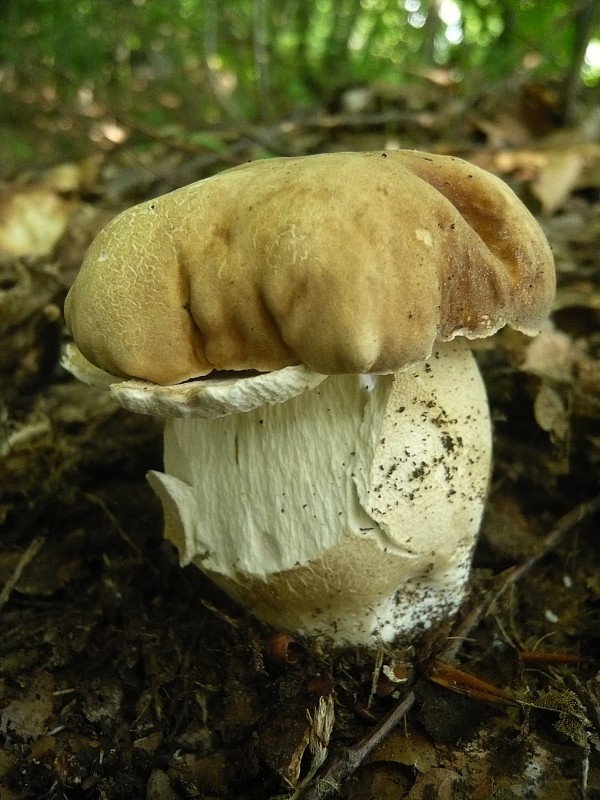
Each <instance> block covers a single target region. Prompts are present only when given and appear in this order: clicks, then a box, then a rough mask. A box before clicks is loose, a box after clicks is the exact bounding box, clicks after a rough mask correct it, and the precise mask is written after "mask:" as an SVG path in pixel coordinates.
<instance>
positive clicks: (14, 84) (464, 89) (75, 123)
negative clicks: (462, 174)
mask: <svg viewBox="0 0 600 800" xmlns="http://www.w3.org/2000/svg"><path fill="white" fill-rule="evenodd" d="M0 18H1V19H0V34H1V35H0V109H1V110H0V126H1V127H0V150H1V151H2V154H3V157H2V163H1V164H0V177H2V178H5V179H6V178H7V177H9V176H10V175H12V174H14V172H15V171H16V170H18V169H19V167H20V166H23V165H25V164H27V165H29V166H31V165H38V166H43V165H47V164H52V163H56V162H57V161H58V160H60V159H65V158H72V157H74V156H81V155H85V153H86V149H87V150H88V151H89V150H90V149H91V148H98V147H100V148H104V149H111V148H113V147H118V146H120V145H122V144H123V143H124V142H125V141H129V142H130V143H131V141H132V140H133V141H136V142H138V141H139V142H144V141H146V142H148V141H149V140H151V139H152V138H153V137H155V136H159V137H165V138H166V137H171V138H173V139H176V140H177V142H178V144H179V146H181V147H184V148H185V147H186V145H187V146H189V148H190V150H191V151H193V150H194V149H195V148H197V149H198V150H201V149H205V150H208V151H210V150H214V151H218V150H219V149H224V148H226V146H227V141H226V139H225V140H224V136H223V131H224V130H226V129H231V128H232V127H237V128H239V127H241V126H242V125H252V126H255V130H254V133H255V138H257V140H258V142H259V143H260V144H262V145H263V146H264V148H265V150H266V151H267V152H266V153H265V154H270V153H284V154H285V153H294V152H299V151H302V152H304V151H306V150H311V149H312V148H311V144H312V142H311V141H304V140H302V141H298V140H295V138H294V132H295V131H297V130H298V126H301V127H302V128H303V130H304V132H305V133H306V131H307V130H308V129H310V128H311V127H314V126H315V125H323V124H325V122H324V121H323V120H322V119H321V120H315V119H314V115H315V114H324V113H327V114H329V115H338V117H336V119H334V120H329V125H330V127H334V126H338V125H339V124H340V119H339V115H340V114H345V115H346V116H347V117H350V119H348V120H344V123H346V122H347V123H349V124H352V122H353V121H354V123H355V124H358V122H362V121H364V119H361V120H358V121H357V120H356V119H354V120H353V119H352V117H353V116H354V117H355V116H356V115H357V114H358V115H362V117H364V115H365V114H369V115H378V120H379V122H381V124H384V125H386V124H387V125H388V126H390V127H396V126H397V124H398V123H399V122H400V123H406V122H412V123H413V125H414V124H416V125H418V127H419V128H420V129H421V130H420V138H421V139H423V142H422V144H423V145H426V144H427V139H433V138H435V139H439V138H440V135H442V136H448V135H450V133H451V131H452V130H453V129H454V134H455V137H456V136H458V135H461V134H462V135H464V134H465V131H464V127H463V128H461V127H460V126H458V125H457V120H459V119H460V120H461V121H462V123H461V124H462V126H464V119H465V114H468V113H469V112H472V110H473V108H474V107H476V106H477V103H479V102H482V98H483V97H484V95H485V96H487V97H488V98H489V97H491V98H492V101H493V102H497V103H498V104H502V103H504V102H507V93H508V97H509V98H512V99H513V100H514V98H515V96H516V94H515V93H516V91H517V89H519V91H520V94H519V100H518V102H519V103H522V104H523V105H524V106H525V107H527V106H532V105H533V107H534V108H533V110H531V108H530V111H529V119H526V120H525V124H526V125H528V126H529V127H530V128H535V130H534V131H533V132H534V133H536V134H538V135H541V134H543V133H545V132H547V129H549V128H551V127H554V126H556V125H557V124H558V123H563V122H571V121H573V120H574V118H575V117H576V115H577V109H578V103H579V102H581V101H584V102H587V103H590V102H591V103H598V101H599V100H600V86H599V81H600V4H599V3H597V2H596V0H538V1H536V0H309V1H306V0H166V1H165V2H156V1H155V0H103V1H102V2H94V0H3V2H1V3H0ZM523 92H525V96H524V95H523ZM428 113H435V115H436V119H435V120H433V119H430V118H428V117H427V114H428ZM519 113H520V112H519V111H518V109H517V110H513V114H514V115H515V116H517V117H518V114H519ZM523 113H527V111H526V110H525V112H523ZM418 115H420V116H418ZM371 119H372V116H371ZM285 123H287V126H286V124H285ZM256 126H260V127H261V128H263V130H262V131H258V130H257V129H256ZM444 126H445V127H446V128H447V130H440V128H444ZM482 133H485V132H482ZM399 144H400V145H403V144H405V145H408V146H414V142H402V141H401V142H399ZM254 155H257V154H254ZM258 155H261V154H260V153H259V154H258Z"/></svg>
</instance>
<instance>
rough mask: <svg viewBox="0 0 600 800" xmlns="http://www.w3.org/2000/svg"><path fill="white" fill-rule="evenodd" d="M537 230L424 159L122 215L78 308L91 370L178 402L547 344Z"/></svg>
mask: <svg viewBox="0 0 600 800" xmlns="http://www.w3.org/2000/svg"><path fill="white" fill-rule="evenodd" d="M554 288H555V277H554V266H553V259H552V255H551V252H550V249H549V247H548V244H547V242H546V240H545V238H544V236H543V234H542V231H541V230H540V228H539V226H538V224H537V223H536V221H535V220H534V218H533V217H532V215H531V214H530V213H529V212H528V211H527V209H526V208H525V207H524V206H523V205H522V203H521V202H520V201H519V200H518V198H517V197H516V196H515V195H514V193H513V192H512V191H511V190H510V189H509V188H508V187H507V186H506V185H505V184H504V183H503V182H502V181H501V180H499V179H498V178H496V177H494V176H493V175H490V174H488V173H486V172H484V171H483V170H481V169H478V168H477V167H475V166H473V165H471V164H469V163H467V162H465V161H462V160H460V159H457V158H451V157H447V156H433V155H429V154H425V153H421V152H416V151H415V152H413V151H388V152H377V153H334V154H325V155H317V156H307V157H303V158H277V159H271V160H265V161H257V162H253V163H250V164H246V165H243V166H241V167H236V168H234V169H230V170H227V171H225V172H222V173H220V174H219V175H216V176H214V177H212V178H208V179H206V180H203V181H200V182H198V183H194V184H192V185H190V186H186V187H184V188H182V189H179V190H177V191H175V192H172V193H170V194H167V195H164V196H163V197H158V198H156V199H155V200H151V201H149V202H146V203H142V204H141V205H138V206H136V207H134V208H131V209H129V210H128V211H125V212H124V213H123V214H121V215H120V216H118V217H117V218H116V219H115V220H113V221H112V222H111V223H110V224H109V225H108V226H107V227H106V228H105V229H104V230H103V231H102V232H101V233H100V234H99V236H98V237H97V238H96V240H95V241H94V242H93V244H92V246H91V248H90V250H89V251H88V254H87V256H86V259H85V261H84V263H83V266H82V268H81V271H80V273H79V275H78V277H77V279H76V281H75V283H74V285H73V287H72V289H71V291H70V292H69V295H68V297H67V301H66V305H65V314H66V319H67V324H68V325H69V327H70V329H71V331H72V333H73V336H74V338H75V341H76V343H77V345H78V347H79V348H80V350H81V352H82V353H83V355H84V356H86V358H87V359H89V360H90V361H91V362H92V363H93V364H95V365H96V366H98V367H101V368H102V369H104V370H106V371H108V372H111V373H113V374H116V375H121V376H131V377H138V378H143V379H145V380H148V381H152V382H155V383H160V384H170V383H177V382H180V381H184V380H186V379H189V378H192V377H197V376H201V375H206V374H208V373H210V372H212V371H213V370H258V371H272V370H276V369H280V368H282V367H285V366H290V365H294V364H305V365H306V366H308V367H309V368H311V369H312V370H315V371H317V372H321V373H365V372H379V373H387V372H397V371H399V370H401V369H403V368H405V367H406V366H407V365H408V364H411V363H414V362H417V361H421V360H424V359H426V358H427V357H428V356H429V355H430V353H431V351H432V349H433V346H434V342H435V341H436V340H443V341H448V340H451V339H453V338H454V337H455V336H457V335H464V336H466V337H468V338H476V337H480V336H488V335H491V334H492V333H494V332H495V331H497V330H498V329H499V328H501V327H502V326H504V325H505V324H509V325H511V326H513V327H514V328H517V329H518V330H522V331H524V332H526V333H535V332H537V331H538V330H539V328H540V325H541V324H542V322H543V320H544V318H545V317H546V316H547V315H548V312H549V310H550V305H551V302H552V298H553V295H554Z"/></svg>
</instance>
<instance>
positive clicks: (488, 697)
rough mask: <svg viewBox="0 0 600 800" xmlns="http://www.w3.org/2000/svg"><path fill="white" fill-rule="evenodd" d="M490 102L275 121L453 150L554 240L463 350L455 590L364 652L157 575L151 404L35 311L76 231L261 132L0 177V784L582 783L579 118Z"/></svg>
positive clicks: (594, 727) (425, 788)
mask: <svg viewBox="0 0 600 800" xmlns="http://www.w3.org/2000/svg"><path fill="white" fill-rule="evenodd" d="M505 100H506V98H505ZM516 107H517V104H516V103H515V105H514V106H512V107H511V108H512V109H513V110H511V111H510V113H504V115H503V114H502V112H501V111H498V110H494V111H493V112H492V111H491V110H490V109H492V108H494V109H497V106H496V105H494V104H493V103H492V104H490V105H485V104H483V105H482V107H479V108H475V109H472V110H471V111H470V114H469V116H468V121H467V118H466V117H465V118H463V122H462V124H461V126H460V129H459V130H458V131H455V135H453V136H452V137H445V136H444V135H442V133H439V134H438V133H437V132H436V130H432V128H431V125H430V124H429V123H428V121H427V120H428V119H431V118H432V115H433V114H434V112H432V111H428V110H427V109H425V110H424V109H416V110H415V111H414V114H413V117H414V123H413V124H412V126H408V127H407V125H408V123H406V114H405V115H404V116H402V115H400V116H399V117H398V118H397V119H395V118H394V115H393V114H392V115H389V114H388V115H387V116H386V115H385V114H384V115H381V114H379V115H378V114H372V115H370V116H365V119H364V120H363V124H362V125H359V124H356V122H357V117H356V116H354V117H353V119H352V120H351V119H350V118H347V119H344V118H343V117H333V116H331V115H329V116H325V115H324V116H323V118H322V120H321V122H319V120H318V119H316V118H315V120H313V122H312V125H311V126H310V129H308V128H302V126H299V127H298V128H297V129H296V130H295V133H294V136H295V138H294V148H295V151H296V152H298V151H301V152H317V151H325V150H339V149H363V150H364V149H373V150H375V149H382V148H384V147H387V146H397V145H398V144H400V145H401V146H404V147H413V146H417V145H418V143H419V141H421V140H422V139H423V138H424V139H425V140H426V144H425V146H424V148H423V149H428V150H432V151H435V152H443V153H452V154H455V155H459V156H461V157H464V158H467V159H469V160H472V161H473V162H474V163H477V164H479V165H481V166H483V167H485V168H487V169H490V170H491V171H494V172H496V173H497V174H499V175H501V177H503V178H504V179H505V180H507V181H508V182H509V183H510V185H511V186H512V187H513V188H514V189H515V191H517V193H518V194H519V195H520V196H521V197H522V198H523V199H524V201H525V202H526V203H527V204H528V205H529V206H530V208H531V209H532V210H533V212H534V213H535V214H536V215H537V216H538V218H539V220H540V222H541V224H542V227H543V228H544V231H545V232H546V234H547V236H548V238H549V241H550V243H551V245H552V248H553V251H554V254H555V258H556V266H557V274H558V286H559V288H558V292H557V298H556V303H555V310H554V313H553V316H552V325H549V326H548V329H547V330H546V331H545V332H544V333H543V334H542V335H541V336H540V337H539V338H538V339H536V340H528V339H526V338H525V337H523V336H521V335H517V334H515V333H514V332H510V331H505V332H503V333H501V334H499V335H498V336H496V337H494V339H493V340H491V341H489V342H488V341H486V342H485V346H483V347H479V348H478V349H477V351H476V355H477V358H478V359H479V361H480V365H481V369H482V372H483V375H484V379H485V381H486V385H487V388H488V392H489V397H490V404H491V407H492V412H493V419H494V438H495V462H494V463H495V466H494V474H493V480H492V484H491V490H490V495H489V500H488V509H487V512H486V515H485V520H484V524H483V529H482V532H481V537H480V542H479V546H478V548H477V551H476V554H475V566H474V571H473V577H472V581H471V588H470V594H469V597H468V600H467V602H466V603H465V607H464V608H463V609H462V610H461V612H460V614H459V616H458V618H457V619H456V620H454V621H453V624H454V625H455V627H454V628H453V627H452V626H451V624H450V623H448V624H446V625H443V626H440V627H439V628H438V629H436V630H435V631H431V632H430V633H429V635H428V636H427V637H426V638H425V639H422V640H420V641H415V642H410V643H407V642H401V643H396V644H393V645H389V646H385V647H383V646H382V647H380V648H379V649H378V650H377V652H369V651H363V650H347V651H343V652H332V651H328V650H327V649H323V648H317V647H315V646H314V644H313V643H312V642H310V641H292V642H290V641H289V640H288V639H286V638H285V637H283V638H282V637H281V636H280V635H278V634H279V633H280V632H277V631H275V632H273V631H269V630H267V629H265V628H264V627H263V626H261V625H260V624H259V623H257V622H256V621H254V620H253V619H251V618H249V617H248V616H247V615H245V613H244V612H243V610H242V609H240V608H239V607H238V606H236V605H235V604H234V603H233V602H232V601H230V600H229V599H228V598H226V597H225V596H224V595H222V594H221V593H220V592H219V591H218V590H217V589H216V588H215V587H214V586H212V585H211V584H210V583H208V582H207V581H206V580H205V578H204V577H203V576H202V574H201V573H200V572H199V571H198V570H197V569H195V568H194V567H187V568H185V569H181V568H180V567H179V565H178V562H177V558H176V554H175V552H174V550H173V548H172V547H171V545H169V544H168V543H166V542H165V541H164V540H163V537H162V513H161V508H160V504H159V502H158V500H157V499H156V498H155V496H154V495H153V493H152V491H151V489H150V487H149V486H148V484H147V483H146V480H145V474H146V472H147V471H148V470H149V469H160V468H161V429H160V424H159V422H158V421H156V420H153V419H151V418H148V417H143V416H137V415H132V414H129V413H127V412H126V411H124V410H122V409H119V408H118V407H117V406H116V405H115V404H114V403H113V402H112V401H111V400H110V398H109V397H108V396H107V394H106V393H105V392H103V391H101V390H98V389H93V388H90V387H89V386H85V385H83V384H80V383H78V382H77V381H76V380H75V379H74V378H72V377H71V376H69V375H68V374H67V373H65V372H64V371H63V370H62V369H61V367H60V366H59V355H60V352H61V348H62V347H63V345H64V343H65V342H66V341H67V340H68V334H67V332H66V330H65V328H64V323H63V320H62V315H61V309H62V303H63V301H64V297H65V294H66V291H67V290H68V287H69V286H70V284H71V282H72V280H73V278H74V276H75V274H76V272H77V269H78V266H79V264H80V263H81V260H82V257H83V253H84V252H85V249H86V247H87V246H88V244H89V243H90V241H91V239H92V238H93V236H94V234H95V233H96V232H97V230H98V229H99V228H100V227H101V225H102V224H104V223H105V222H106V221H107V220H108V219H110V218H111V217H112V216H113V215H114V214H115V213H116V212H117V211H119V210H120V209H122V208H124V207H126V206H128V205H132V204H133V203H135V202H137V201H140V200H143V199H146V198H147V197H149V196H152V195H153V194H157V193H160V192H163V191H167V190H169V189H171V188H175V186H177V185H179V184H181V183H185V182H189V181H191V180H195V179H199V178H201V177H204V176H206V175H208V174H211V173H212V172H214V171H216V170H217V169H219V168H223V167H224V166H229V165H231V164H232V163H236V162H242V161H245V160H247V159H248V158H252V157H253V156H255V155H256V154H257V153H259V151H260V149H261V147H263V145H264V142H262V141H260V142H256V141H253V135H252V133H250V134H248V132H245V133H244V135H243V136H241V135H240V137H238V138H236V137H229V138H227V139H224V140H223V141H224V144H223V147H222V148H220V149H219V150H218V152H217V151H207V152H200V151H198V152H197V153H194V154H191V153H190V152H188V151H187V149H186V148H178V147H177V143H176V142H172V141H155V142H153V143H152V145H151V146H146V147H144V148H140V147H139V146H137V147H136V145H135V144H134V142H133V141H132V142H131V143H129V144H125V145H122V146H120V147H116V148H114V149H113V150H104V151H100V150H98V151H97V152H95V151H93V152H91V153H90V154H89V155H88V156H87V157H86V158H82V159H81V160H80V161H78V162H77V163H75V164H71V165H70V166H62V167H61V168H60V169H45V170H37V171H35V172H32V173H31V174H29V175H28V176H20V177H19V179H17V178H14V179H13V180H11V181H7V182H5V183H4V185H3V187H2V189H1V192H0V333H1V335H2V346H1V348H0V379H1V381H2V389H3V395H2V400H1V402H0V458H1V460H0V491H1V495H0V524H1V525H2V538H1V539H0V738H1V740H2V741H3V747H2V749H1V750H0V798H1V800H21V799H23V800H28V799H29V798H49V799H50V798H67V799H68V800H71V799H73V800H75V798H105V799H106V800H108V799H109V798H110V799H112V798H114V799H115V800H117V799H119V800H123V799H124V798H132V799H133V798H147V799H148V800H178V799H180V800H185V799H187V798H203V799H204V800H209V798H210V799H211V800H212V799H213V798H214V799H215V800H216V798H236V799H239V800H268V798H275V797H288V798H290V797H297V798H317V797H325V796H329V795H330V794H331V793H334V794H335V796H339V797H342V798H348V800H367V799H368V798H377V799H378V800H388V799H389V800H392V798H394V799H396V798H410V800H427V799H428V798H433V797H436V798H442V800H444V798H448V800H450V799H451V798H472V799H474V800H486V799H487V798H494V800H509V799H511V800H512V799H513V798H540V800H544V798H549V799H550V798H552V800H567V799H568V800H574V799H575V798H589V799H591V798H600V670H599V660H600V543H599V538H598V528H599V526H598V510H599V507H600V501H599V500H598V494H597V493H598V491H599V485H600V482H599V481H598V477H599V472H600V447H599V445H600V332H599V331H600V324H599V323H600V144H599V141H600V137H599V130H598V129H599V128H600V125H599V122H598V119H597V117H594V114H593V113H586V114H582V118H581V124H580V125H578V126H576V127H573V128H570V129H568V130H566V129H562V128H559V127H557V126H555V125H548V126H546V128H545V129H544V130H541V131H540V130H539V129H536V130H533V127H534V126H533V125H532V124H531V120H532V119H533V118H535V119H536V120H539V118H540V114H541V113H542V112H541V111H539V110H538V112H532V111H531V110H529V111H528V112H527V115H525V116H522V115H520V114H518V113H517V112H516V111H514V108H516ZM434 111H435V110H434ZM542 111H543V109H542ZM411 113H412V112H411ZM436 113H437V112H436ZM427 115H429V116H427ZM532 115H533V116H532ZM437 119H439V116H438V117H437ZM359 121H360V120H359ZM292 127H293V126H292ZM290 129H291V128H290ZM282 130H283V129H281V130H279V131H278V136H281V135H282V132H281V131H282ZM423 130H425V132H426V135H423ZM419 146H420V145H419ZM515 568H516V569H515ZM457 636H458V637H459V638H458V639H457V638H456V637H457ZM474 678H477V679H479V681H480V683H478V682H477V681H475V680H474ZM323 713H328V714H329V715H333V728H332V732H331V736H330V738H329V737H326V739H325V740H323V739H322V740H321V741H320V742H317V743H316V744H315V726H316V720H317V718H318V717H319V715H320V714H323ZM390 715H391V716H390ZM382 726H383V727H382ZM386 726H387V727H386ZM388 728H389V730H387V729H388ZM384 733H385V734H386V735H383V734H384ZM319 746H320V748H321V752H322V753H323V754H324V755H325V761H324V764H323V765H322V766H321V768H320V769H318V770H317V769H316V766H317V765H316V761H315V759H317V758H318V752H317V751H318V750H319ZM324 750H326V753H324V752H323V751H324Z"/></svg>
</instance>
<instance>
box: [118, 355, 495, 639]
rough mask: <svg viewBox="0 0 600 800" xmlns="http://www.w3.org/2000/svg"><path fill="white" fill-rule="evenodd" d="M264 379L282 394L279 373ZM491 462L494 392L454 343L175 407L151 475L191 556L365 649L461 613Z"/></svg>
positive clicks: (246, 594)
mask: <svg viewBox="0 0 600 800" xmlns="http://www.w3.org/2000/svg"><path fill="white" fill-rule="evenodd" d="M288 369H291V370H295V369H296V368H293V367H292V368H288ZM299 369H301V370H302V369H303V368H299ZM282 372H284V373H285V372H286V371H285V370H283V371H282ZM261 377H262V378H263V380H265V381H269V382H271V383H272V388H273V391H272V393H271V399H270V400H269V401H268V402H274V399H273V398H275V397H276V396H277V392H278V389H277V385H278V381H279V380H280V373H277V372H275V373H272V374H271V375H270V376H261ZM321 377H322V376H321ZM288 378H289V375H288ZM252 380H254V379H253V378H240V379H239V380H238V381H235V382H233V383H236V384H240V383H241V382H243V381H252ZM241 385H243V384H241ZM123 386H125V384H120V387H123ZM160 390H161V391H162V392H165V387H160ZM166 390H167V391H168V388H167V389H166ZM173 391H179V392H180V391H181V387H173ZM235 391H236V392H239V386H238V387H235ZM244 394H245V391H244V390H242V392H241V395H242V396H243V395H244ZM147 410H148V409H147ZM490 460H491V436H490V421H489V414H488V406H487V399H486V395H485V389H484V386H483V382H482V380H481V377H480V374H479V371H478V369H477V365H476V364H475V361H474V359H473V356H472V355H471V353H470V351H469V349H468V347H467V346H466V345H465V343H464V342H463V341H460V342H458V341H456V342H451V343H448V344H442V345H440V346H439V347H438V349H437V351H436V352H435V353H434V354H433V355H432V356H431V358H430V359H429V360H428V361H427V362H426V363H423V364H419V365H417V366H413V367H410V368H408V369H407V370H406V371H404V372H402V373H398V374H396V375H380V376H368V377H365V376H357V375H338V376H329V377H327V378H326V379H324V380H322V382H321V383H320V384H319V385H316V386H314V388H310V389H308V390H307V391H304V392H303V393H301V394H297V395H296V396H294V397H292V398H291V399H287V400H286V401H285V402H280V403H277V404H275V405H261V406H259V407H257V408H254V409H253V410H250V411H246V410H245V408H244V413H230V414H228V415H227V416H223V417H220V418H215V419H198V418H181V417H180V418H175V417H172V418H169V419H168V420H167V423H166V429H165V472H164V473H161V472H151V473H150V474H149V476H148V478H149V481H150V483H151V485H152V487H153V488H154V490H155V491H156V492H157V494H158V495H159V497H160V498H161V500H162V503H163V506H164V511H165V519H166V523H165V525H166V535H167V537H168V538H169V539H171V540H172V541H173V542H174V543H175V545H176V546H177V548H178V550H179V553H180V558H181V562H182V563H183V564H188V563H194V564H196V565H197V566H198V567H199V568H200V569H201V570H203V572H205V573H206V574H207V575H208V576H209V577H210V578H211V579H212V580H213V581H215V583H217V584H218V585H220V586H221V587H222V588H224V589H225V591H227V592H228V593H229V594H230V595H231V596H233V597H234V598H236V599H237V600H239V601H240V602H241V603H242V604H243V605H245V606H246V607H248V608H249V609H250V610H251V611H252V612H253V613H254V614H255V615H256V616H258V617H259V618H261V619H262V620H264V621H265V622H267V623H269V624H271V625H273V626H275V627H277V628H278V629H282V630H289V631H293V632H297V633H300V634H306V635H311V636H325V637H327V638H329V639H331V640H333V642H334V643H335V644H338V645H343V644H367V645H369V644H373V643H374V642H376V641H378V640H383V641H390V640H392V639H394V638H395V637H396V636H397V635H398V634H406V633H410V632H412V631H414V630H415V629H416V628H418V627H419V626H424V627H428V626H429V625H430V624H431V623H432V622H433V621H435V620H436V619H440V618H442V617H444V616H446V615H448V614H451V613H453V612H455V611H456V610H457V608H458V606H459V604H460V602H461V600H462V598H463V595H464V591H465V586H466V582H467V578H468V575H469V569H470V562H471V555H472V551H473V547H474V543H475V540H476V536H477V532H478V529H479V524H480V520H481V515H482V511H483V507H484V501H485V496H486V491H487V484H488V477H489V470H490Z"/></svg>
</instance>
